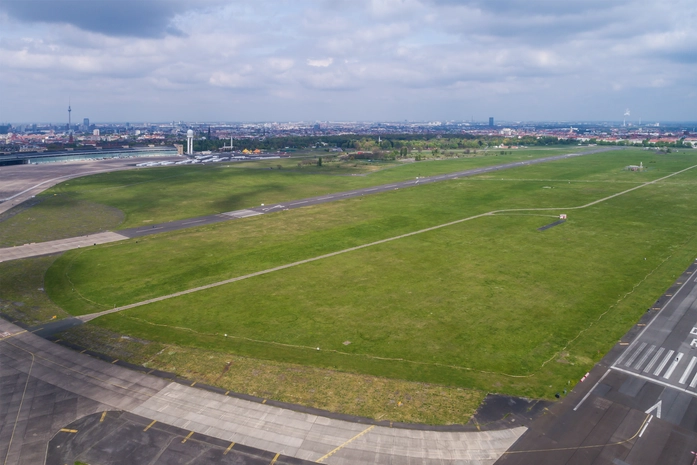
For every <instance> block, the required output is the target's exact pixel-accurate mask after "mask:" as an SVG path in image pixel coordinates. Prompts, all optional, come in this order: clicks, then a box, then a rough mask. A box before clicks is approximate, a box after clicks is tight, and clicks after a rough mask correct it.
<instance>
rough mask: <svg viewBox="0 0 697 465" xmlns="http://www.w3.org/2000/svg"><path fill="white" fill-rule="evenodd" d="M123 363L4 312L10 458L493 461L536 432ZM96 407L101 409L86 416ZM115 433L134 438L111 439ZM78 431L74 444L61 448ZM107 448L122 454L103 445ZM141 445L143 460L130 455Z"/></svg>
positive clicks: (0, 388) (1, 341)
mask: <svg viewBox="0 0 697 465" xmlns="http://www.w3.org/2000/svg"><path fill="white" fill-rule="evenodd" d="M116 362H117V361H116V360H115V361H113V363H109V362H107V361H104V360H101V359H99V358H97V357H91V356H88V355H86V354H83V353H79V352H76V351H73V350H71V349H68V348H66V347H63V346H61V345H57V344H54V343H52V342H49V341H47V340H45V339H43V338H41V337H39V336H37V335H36V334H33V333H32V332H29V331H24V330H22V329H21V328H19V327H17V326H15V325H13V324H11V323H9V322H6V321H5V320H2V319H0V393H1V394H2V396H1V398H2V402H0V460H3V463H4V464H6V465H9V464H32V465H35V464H41V463H44V461H45V460H46V458H47V457H49V458H51V460H58V461H59V462H60V463H72V462H73V461H75V460H80V458H83V457H84V458H88V457H89V458H90V460H94V458H95V457H97V458H98V460H97V461H96V463H98V464H111V463H165V462H158V461H157V460H159V457H162V456H163V455H164V456H168V457H172V456H176V453H177V452H182V457H193V458H196V457H199V456H200V457H217V456H220V455H221V454H222V453H223V452H224V451H225V450H227V449H228V448H229V451H228V454H229V453H230V451H235V453H237V452H240V453H242V454H243V455H244V457H242V458H245V457H248V456H250V455H252V456H253V458H252V459H249V460H248V461H247V462H245V461H241V460H242V459H240V461H238V462H237V463H250V464H251V463H262V462H264V461H265V460H267V459H268V461H265V463H269V464H270V463H302V461H304V460H306V461H312V462H317V461H321V462H322V463H328V464H357V465H361V464H365V465H368V464H392V463H424V464H434V465H435V464H439V465H444V464H463V465H482V464H492V463H493V462H494V461H495V460H496V459H497V458H498V457H499V456H500V455H501V454H502V453H503V452H504V451H505V450H506V449H508V447H510V445H511V444H512V443H513V442H514V441H515V440H516V439H517V438H518V437H519V436H520V435H521V434H522V433H523V432H524V431H525V427H524V426H517V424H518V423H514V424H509V425H506V426H509V427H507V428H504V429H500V430H482V431H478V430H477V429H476V428H474V427H465V426H463V425H460V426H452V427H427V426H424V425H420V426H419V425H415V426H410V425H403V426H401V427H397V425H393V424H391V423H390V422H389V421H383V422H371V421H368V422H365V421H362V420H361V419H355V420H354V421H350V420H348V419H343V418H338V417H337V416H336V415H334V414H331V413H328V412H327V415H321V414H318V413H319V412H311V411H308V410H307V409H302V408H298V409H290V408H281V407H279V406H276V405H273V404H274V402H273V401H267V400H266V399H246V398H245V396H243V395H230V393H229V392H225V391H222V390H220V389H216V388H212V387H210V388H208V389H203V388H199V387H197V386H196V382H195V381H194V382H191V381H186V380H181V379H176V378H175V377H173V376H172V377H170V378H168V377H164V376H154V375H153V374H149V373H148V372H144V371H139V370H134V369H129V368H126V367H124V366H121V365H120V364H118V363H116ZM150 371H154V370H150ZM105 411H106V412H109V413H107V415H106V417H107V418H108V419H109V421H111V420H112V419H117V418H122V419H123V420H124V421H123V422H121V423H119V424H120V425H121V426H119V425H117V424H114V425H115V426H114V425H112V426H113V427H108V425H109V424H110V423H108V422H107V423H106V424H101V425H100V424H99V423H100V422H99V418H101V414H102V413H103V412H105ZM119 412H120V413H121V414H122V413H127V414H129V415H126V416H122V415H121V414H120V413H119ZM85 417H90V419H89V420H85V422H83V423H80V422H79V420H80V419H84V418H85ZM105 420H106V419H103V420H102V422H101V423H104V421H105ZM76 421H78V423H74V422H76ZM117 423H118V422H117ZM144 424H145V426H142V425H144ZM102 426H103V428H102ZM155 426H157V428H155ZM153 428H154V429H153ZM150 430H152V431H150ZM142 433H150V434H142ZM110 434H114V436H113V438H114V440H117V438H119V437H122V438H124V440H125V441H127V442H125V443H123V444H121V443H117V444H114V445H112V446H110V442H109V435H110ZM66 435H67V436H68V438H66ZM56 440H57V442H56ZM189 440H191V441H192V444H190V445H189V446H186V443H187V442H188V441H189ZM66 441H67V442H66ZM68 442H69V443H70V445H69V447H70V449H69V451H68V453H67V455H66V454H63V453H62V451H59V450H58V449H59V448H60V449H63V448H65V447H68V445H67V443H68ZM222 443H225V448H224V449H221V444H222ZM59 446H60V447H59ZM194 446H195V447H194ZM105 449H109V450H111V452H110V453H113V455H111V456H109V455H107V454H106V452H105V453H104V454H101V453H100V451H102V450H105ZM136 452H137V453H138V454H141V455H140V457H143V461H140V460H136V457H137V456H131V455H130V454H134V453H136ZM197 454H198V455H197ZM222 455H225V457H226V458H225V459H224V461H223V459H221V462H219V463H226V462H225V461H226V460H228V459H229V457H228V456H227V455H226V454H222ZM56 457H58V459H55V458H56ZM148 457H149V458H148ZM254 457H255V458H254ZM274 457H275V459H274ZM145 458H148V460H145ZM257 459H258V460H257ZM192 460H193V459H192ZM196 460H199V459H196ZM196 460H194V461H193V463H216V462H210V461H208V462H207V461H205V460H203V458H201V459H200V460H199V461H196ZM211 460H212V458H211ZM51 463H55V462H51ZM90 463H95V462H90ZM166 463H176V462H174V461H172V462H166ZM233 463H235V462H233Z"/></svg>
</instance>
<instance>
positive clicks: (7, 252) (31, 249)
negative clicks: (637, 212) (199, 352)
mask: <svg viewBox="0 0 697 465" xmlns="http://www.w3.org/2000/svg"><path fill="white" fill-rule="evenodd" d="M610 150H621V148H617V147H604V148H598V149H594V150H589V151H585V152H578V153H569V154H565V155H555V156H552V157H544V158H536V159H533V160H529V161H519V162H512V163H504V164H502V165H494V166H487V167H482V168H474V169H470V170H464V171H458V172H455V173H448V174H443V175H437V176H430V177H419V178H417V179H413V180H408V181H402V182H395V183H390V184H384V185H379V186H372V187H366V188H362V189H355V190H351V191H346V192H338V193H334V194H325V195H321V196H316V197H308V198H305V199H298V200H291V201H289V202H282V203H274V204H269V205H260V206H255V207H250V208H247V209H244V210H237V211H231V212H224V213H219V214H215V215H206V216H200V217H195V218H186V219H182V220H177V221H170V222H167V223H160V224H151V225H148V226H139V227H136V228H128V229H121V230H118V231H115V232H112V233H105V234H110V235H109V236H105V237H104V239H105V242H114V241H118V240H125V239H132V238H136V237H142V236H149V235H152V234H160V233H164V232H171V231H178V230H182V229H187V228H193V227H199V226H205V225H209V224H214V223H220V222H223V221H230V220H235V219H240V218H247V217H250V216H257V215H264V214H268V213H274V212H278V211H283V210H291V209H294V208H303V207H307V206H311V205H319V204H323V203H328V202H335V201H339V200H345V199H350V198H355V197H361V196H365V195H372V194H379V193H384V192H390V191H393V190H397V189H404V188H411V187H418V186H420V185H424V184H430V183H434V182H440V181H447V180H452V179H459V178H466V177H471V176H477V175H480V174H485V173H492V172H496V171H501V170H506V169H511V168H517V167H522V166H528V165H535V164H539V163H546V162H550V161H556V160H564V159H568V158H574V157H580V156H583V155H589V154H594V153H601V152H606V151H610ZM82 175H84V174H81V176H82ZM57 182H58V181H56V183H57ZM23 195H28V194H23ZM5 203H8V202H5ZM2 205H4V204H0V207H2ZM0 212H1V210H0ZM119 236H121V237H119ZM89 241H90V240H89V239H88V238H87V236H82V237H80V238H70V239H63V240H59V241H50V242H45V243H37V244H27V245H22V246H18V247H10V248H3V249H0V262H3V261H8V260H16V259H19V258H29V257H36V256H41V255H46V254H49V253H56V252H62V251H66V250H71V249H75V248H78V247H84V246H88V245H96V244H97V243H99V242H97V241H93V242H92V244H90V242H89Z"/></svg>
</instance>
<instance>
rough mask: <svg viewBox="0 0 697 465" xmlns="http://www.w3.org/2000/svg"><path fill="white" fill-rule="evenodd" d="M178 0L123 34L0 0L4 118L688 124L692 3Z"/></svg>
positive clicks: (695, 67)
mask: <svg viewBox="0 0 697 465" xmlns="http://www.w3.org/2000/svg"><path fill="white" fill-rule="evenodd" d="M55 1H56V2H59V1H68V0H55ZM71 1H72V0H71ZM81 1H84V2H92V3H93V5H92V7H93V8H96V9H99V8H100V7H99V3H98V2H96V1H95V0H81ZM179 5H181V7H180V8H177V9H172V8H170V7H168V8H166V9H165V10H163V11H162V12H160V14H159V15H158V16H157V17H158V18H159V19H158V22H157V24H154V25H151V24H146V23H143V22H139V23H138V24H135V25H132V26H131V25H125V24H124V25H122V27H120V29H119V28H116V26H114V25H109V24H106V23H104V24H103V26H100V24H102V23H99V22H92V23H89V27H87V26H85V24H87V21H88V19H89V17H95V18H103V17H104V15H103V14H101V13H100V14H97V13H95V12H92V13H90V15H92V16H89V15H87V16H85V17H84V18H82V17H81V18H76V19H75V20H72V19H70V18H68V19H70V21H68V19H66V20H64V21H62V22H57V21H49V19H50V18H49V19H47V18H44V17H43V16H41V15H39V16H36V15H34V16H31V15H30V14H29V12H26V11H24V10H22V11H19V10H17V11H15V10H12V11H9V10H7V11H5V10H3V9H2V7H0V31H3V32H2V35H0V67H1V68H2V69H3V72H2V73H0V88H2V89H3V105H1V106H0V121H19V120H50V119H53V118H62V114H63V108H62V107H63V105H62V104H61V105H57V104H56V105H55V108H57V109H59V110H54V109H53V108H54V103H53V102H54V101H55V97H54V96H55V95H67V94H71V95H75V96H77V95H84V96H85V103H84V105H88V106H89V108H93V109H94V110H91V109H86V110H85V111H90V112H94V113H92V114H97V110H99V111H102V109H103V112H104V113H105V114H107V113H109V114H113V116H112V117H111V118H112V119H114V120H136V119H140V117H139V115H138V114H134V113H133V112H134V108H136V107H135V106H134V105H133V102H138V101H143V102H159V103H158V104H157V105H151V106H149V107H148V110H149V111H152V112H153V114H154V116H150V117H149V119H154V118H155V117H158V118H159V119H161V120H170V119H172V118H174V115H172V112H173V111H174V112H175V113H176V114H177V118H178V119H187V118H193V119H195V118H198V119H224V118H226V117H228V116H229V114H228V113H227V112H226V111H222V110H221V111H220V112H218V113H216V111H217V110H216V108H218V107H216V106H215V105H198V104H197V103H199V102H219V101H220V100H221V98H223V96H224V98H233V97H234V99H236V100H235V101H236V102H238V103H240V104H243V105H242V107H243V108H255V109H258V110H257V111H258V113H255V117H256V118H262V119H270V120H273V119H299V118H309V119H321V118H323V117H326V118H331V119H343V118H358V119H373V118H378V117H379V118H388V119H400V120H401V119H404V118H409V119H430V118H434V119H458V118H463V119H469V117H470V116H472V114H474V115H475V116H478V117H481V118H483V117H485V116H490V113H491V114H495V115H496V116H497V118H499V119H501V118H507V117H510V118H518V119H550V118H567V119H570V118H584V119H607V118H609V117H611V116H613V115H614V113H612V114H610V115H606V114H605V112H606V111H612V112H615V111H616V110H615V109H614V107H622V108H624V107H626V106H632V105H635V104H632V103H630V102H632V101H641V102H643V103H644V105H645V106H646V110H645V111H644V112H643V114H644V115H645V117H647V118H648V117H649V116H650V114H651V113H652V112H653V113H655V114H656V115H664V116H663V117H666V118H668V117H670V119H680V118H686V119H688V118H690V117H691V118H693V119H694V118H695V114H694V110H693V109H694V108H695V103H697V102H695V97H694V95H695V88H696V87H697V86H695V84H694V82H693V81H694V80H693V79H690V76H694V75H695V73H696V72H697V52H695V50H697V34H695V32H694V28H691V27H690V25H691V24H694V23H695V21H697V4H695V3H694V1H693V0H671V1H670V2H662V3H659V2H655V1H653V0H632V2H630V3H628V0H617V1H613V2H605V1H601V0H565V1H564V2H558V1H556V0H555V1H551V0H530V1H529V2H518V1H515V0H298V1H293V2H290V1H286V2H278V1H275V0H255V1H252V0H240V1H238V2H234V3H221V2H218V1H217V0H207V1H206V2H205V4H201V5H203V6H200V5H199V3H198V2H197V3H195V4H194V6H188V8H189V9H188V10H187V9H186V8H187V7H186V5H187V4H185V3H180V4H179ZM112 6H113V5H112ZM104 11H107V10H104ZM109 11H111V10H109ZM102 13H103V12H102ZM88 16H89V17H88ZM37 18H38V19H37ZM172 27H173V28H175V29H176V31H179V32H178V33H173V32H171V31H170V30H169V29H167V28H172ZM176 31H175V32H176ZM129 34H130V35H129ZM308 57H310V58H308ZM124 95H127V96H128V98H127V99H125V98H124V97H123V96H124ZM503 96H505V98H504V97H503ZM673 96H674V97H673ZM76 98H78V97H76ZM277 98H283V99H284V100H286V101H288V102H302V105H299V106H297V107H292V105H291V104H290V103H289V104H288V105H287V106H285V107H283V109H282V110H280V109H279V108H280V107H279V106H277V105H274V101H275V100H274V99H277ZM671 98H673V100H670V99H671ZM680 99H682V100H680ZM686 99H687V100H686ZM610 101H611V102H610ZM672 101H675V102H676V103H680V104H676V105H675V106H674V107H673V106H671V104H670V103H671V102H672ZM163 102H164V103H163ZM376 102H381V103H380V104H378V103H376ZM406 102H408V103H406ZM606 102H608V103H606ZM76 104H78V105H79V100H78V101H76ZM611 107H612V108H611ZM160 108H161V110H159V109H160ZM137 109H138V110H141V109H142V106H138V107H137ZM609 109H611V110H609ZM691 109H692V110H691ZM54 111H55V115H56V116H51V115H54ZM158 111H159V113H158ZM194 111H198V112H199V113H196V114H192V113H191V112H194ZM280 111H282V113H279V112H280ZM206 112H210V113H206ZM357 112H364V114H357ZM405 112H406V113H409V114H405ZM575 112H578V113H575ZM669 112H674V113H675V114H674V115H672V114H671V115H669V114H668V113H669ZM157 115H159V116H157ZM187 115H190V116H187ZM657 117H658V116H657ZM235 118H236V119H247V118H245V115H244V114H240V115H236V116H235ZM250 118H251V116H250Z"/></svg>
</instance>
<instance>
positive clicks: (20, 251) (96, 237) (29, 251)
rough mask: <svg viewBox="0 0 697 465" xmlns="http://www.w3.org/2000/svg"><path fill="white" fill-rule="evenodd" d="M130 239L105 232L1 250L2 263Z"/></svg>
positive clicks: (0, 259) (0, 260)
mask: <svg viewBox="0 0 697 465" xmlns="http://www.w3.org/2000/svg"><path fill="white" fill-rule="evenodd" d="M125 239H128V238H127V237H126V236H122V235H121V234H117V233H115V232H103V233H97V234H90V235H87V236H79V237H70V238H68V239H59V240H57V241H49V242H35V243H31V244H25V245H18V246H16V247H7V248H4V249H0V262H6V261H9V260H17V259H20V258H28V257H39V256H41V255H49V254H52V253H58V252H65V251H66V250H72V249H79V248H80V247H89V246H91V245H97V244H106V243H109V242H116V241H123V240H125Z"/></svg>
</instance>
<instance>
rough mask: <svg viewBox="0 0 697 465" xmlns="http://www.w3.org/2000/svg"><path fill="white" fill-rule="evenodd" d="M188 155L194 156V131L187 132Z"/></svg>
mask: <svg viewBox="0 0 697 465" xmlns="http://www.w3.org/2000/svg"><path fill="white" fill-rule="evenodd" d="M186 154H187V155H193V154H194V131H192V130H191V129H189V130H188V131H186Z"/></svg>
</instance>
